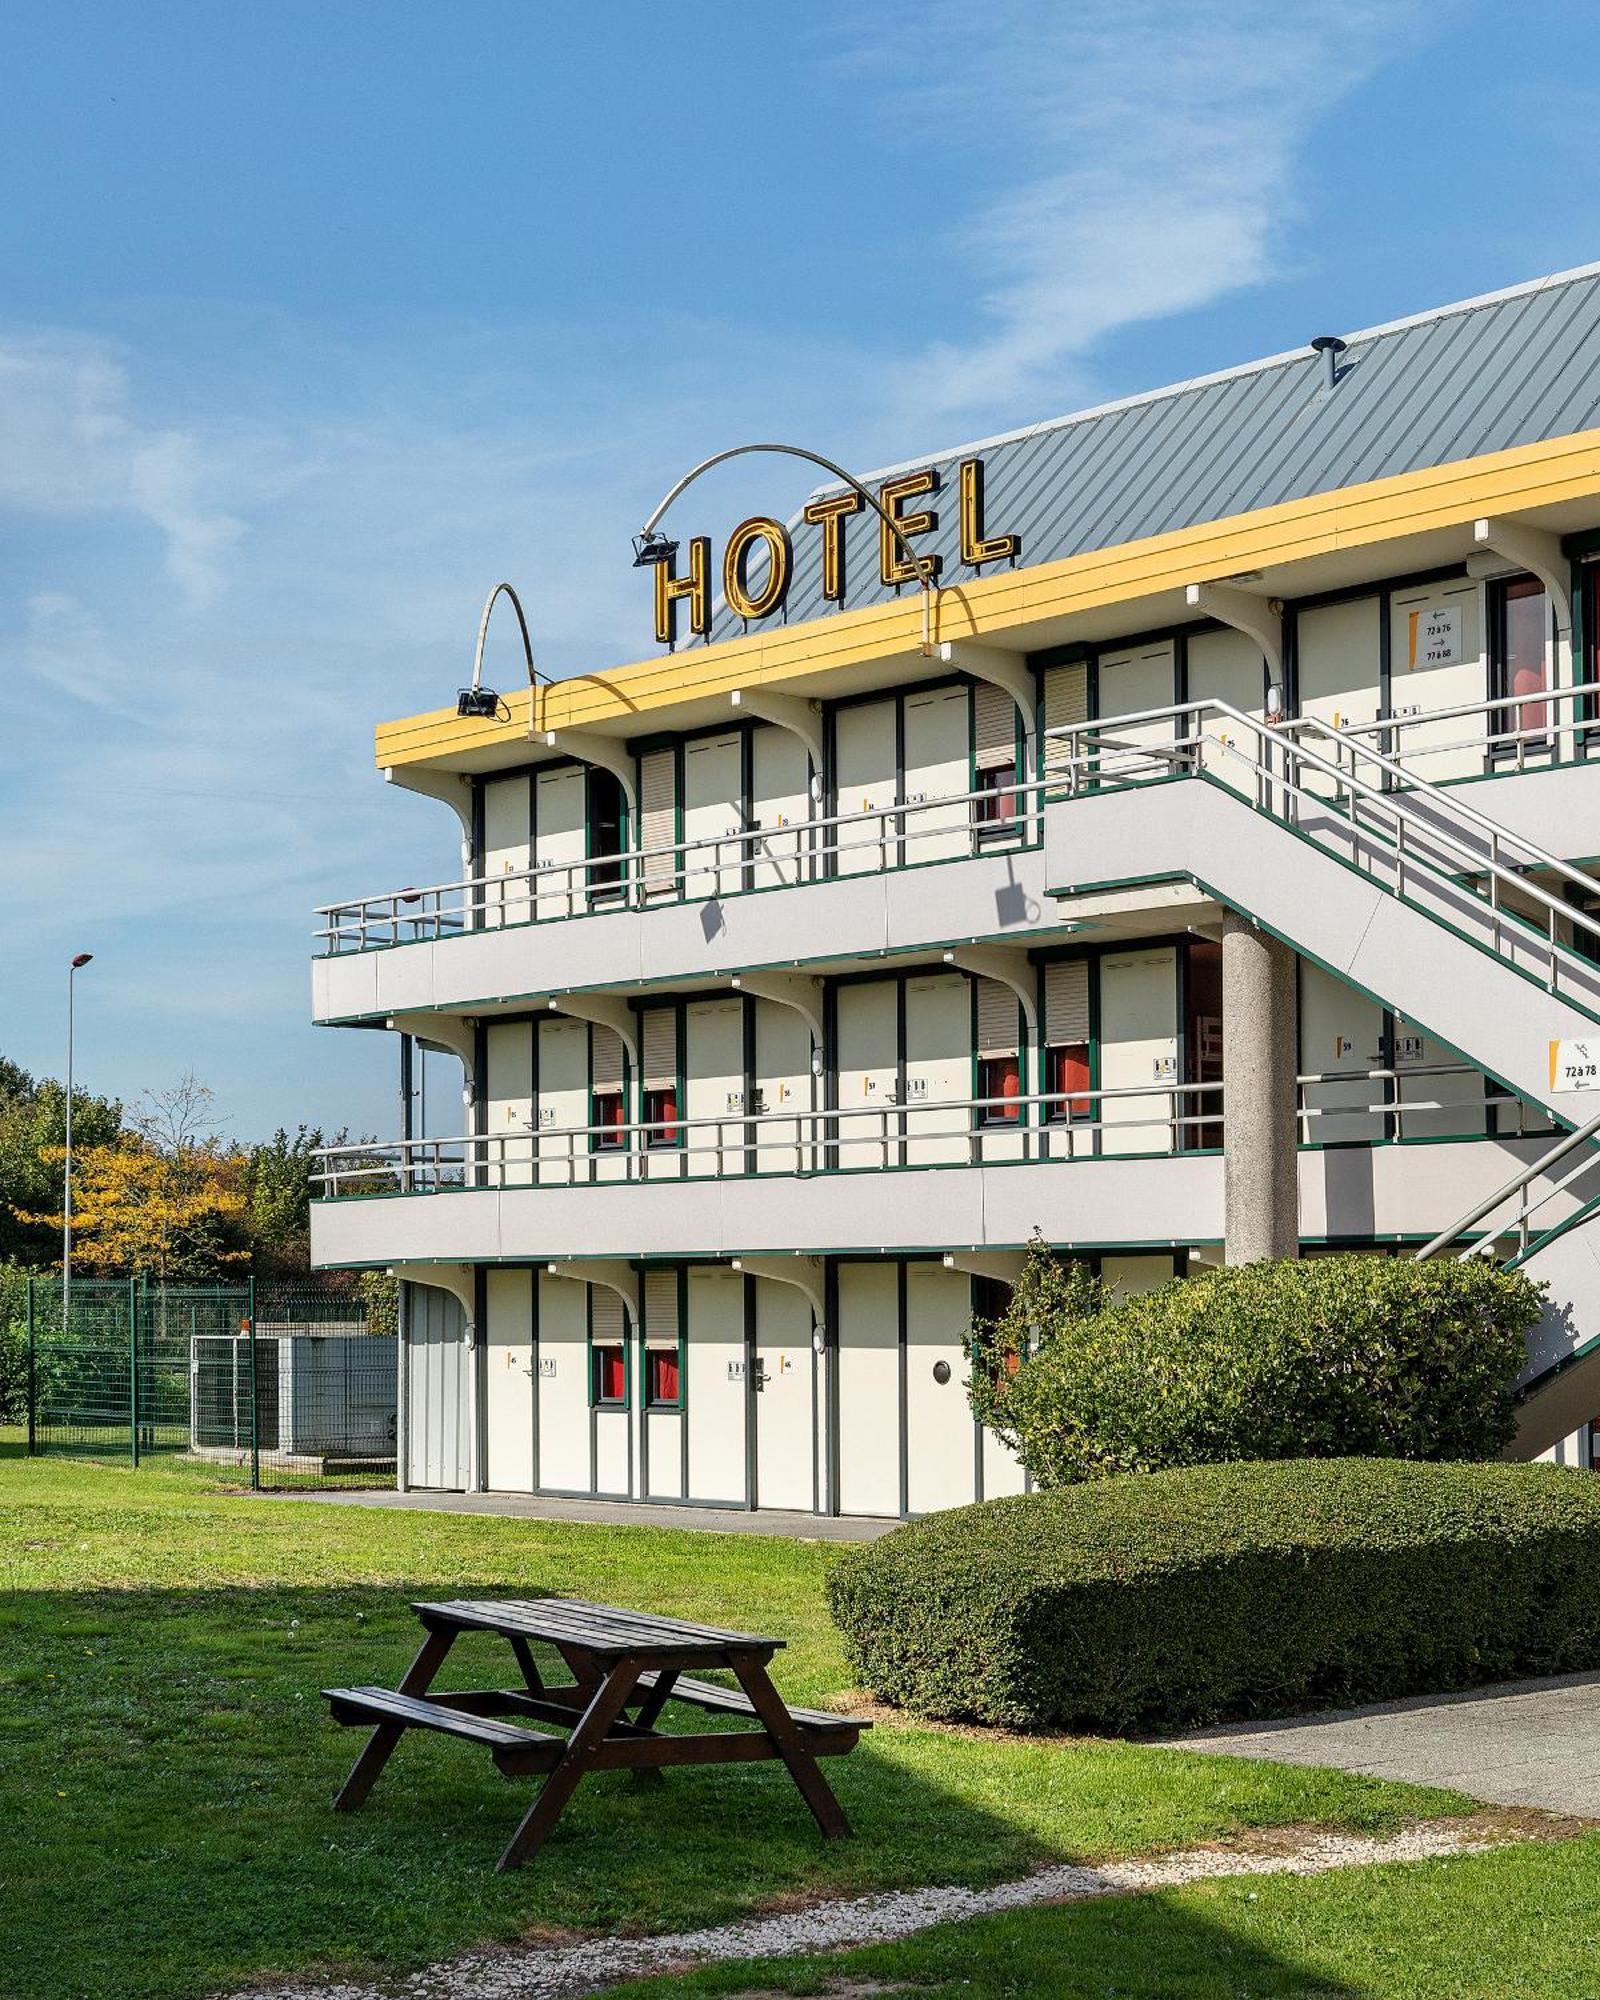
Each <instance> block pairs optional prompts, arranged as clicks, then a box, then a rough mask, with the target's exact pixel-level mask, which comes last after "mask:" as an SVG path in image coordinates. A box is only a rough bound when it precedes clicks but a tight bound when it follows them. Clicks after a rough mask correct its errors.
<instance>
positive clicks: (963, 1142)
mask: <svg viewBox="0 0 1600 2000" xmlns="http://www.w3.org/2000/svg"><path fill="white" fill-rule="evenodd" d="M971 1095H972V988H971V987H970V985H968V983H967V981H966V979H965V978H963V977H962V975H961V974H960V973H959V972H943V973H933V974H930V975H928V976H927V977H915V978H911V979H908V980H907V981H906V1120H905V1123H906V1135H907V1136H906V1163H907V1165H909V1166H913V1167H928V1166H935V1165H938V1164H940V1163H941V1162H946V1163H948V1162H960V1161H965V1160H969V1159H971V1157H972V1146H971V1142H970V1140H969V1139H968V1137H967V1133H966V1128H967V1124H968V1114H967V1112H966V1111H965V1110H962V1109H956V1108H955V1107H957V1106H962V1105H964V1104H965V1102H966V1100H967V1099H969V1098H970V1097H971ZM963 1283H965V1280H963Z"/></svg>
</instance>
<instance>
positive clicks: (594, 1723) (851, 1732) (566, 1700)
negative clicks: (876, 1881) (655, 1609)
mask: <svg viewBox="0 0 1600 2000" xmlns="http://www.w3.org/2000/svg"><path fill="white" fill-rule="evenodd" d="M411 1608H412V1609H413V1610H414V1611H415V1612H416V1614H417V1616H418V1617H419V1618H420V1619H421V1620H422V1624H423V1629H424V1632H425V1635H426V1636H425V1637H424V1639H423V1642H422V1646H421V1649H420V1651H419V1652H418V1654H417V1656H416V1658H415V1659H414V1660H413V1661H412V1662H411V1665H410V1666H409V1667H408V1668H407V1670H406V1672H405V1675H404V1676H403V1678H402V1679H401V1682H400V1685H399V1687H398V1688H382V1687H349V1688H324V1689H323V1693H324V1694H325V1695H326V1696H327V1699H328V1701H329V1703H330V1704H331V1707H332V1713H333V1720H334V1721H335V1722H338V1723H343V1724H345V1725H346V1726H349V1727H367V1726H371V1729H372V1734H371V1736H370V1737H369V1738H368V1740H367V1746H366V1748H365V1749H364V1750H363V1751H362V1753H361V1755H360V1756H359V1757H358V1758H357V1759H356V1761H355V1766H354V1768H353V1769H352V1770H351V1773H350V1775H349V1777H348V1778H346V1779H345V1781H344V1786H343V1788H342V1789H341V1791H340V1793H339V1796H338V1797H337V1798H336V1799H335V1800H334V1802H333V1807H334V1811H335V1812H354V1811H355V1810H356V1808H357V1807H358V1806H360V1805H361V1804H362V1803H363V1801H364V1800H365V1799H366V1797H367V1794H368V1793H369V1792H370V1791H371V1790H372V1787H373V1785H374V1784H375V1783H376V1781H377V1778H378V1774H379V1773H380V1772H381V1771H382V1769H383V1767H384V1765H385V1764H387V1763H388V1761H389V1759H390V1757H392V1756H393V1754H394V1751H395V1748H396V1746H397V1745H398V1743H399V1741H400V1738H401V1737H402V1736H403V1735H404V1734H405V1732H406V1731H407V1730H408V1729H434V1730H439V1731H442V1732H443V1733H444V1734H445V1735H447V1736H457V1737H460V1738H462V1739H463V1740H464V1741H466V1742H469V1743H477V1744H480V1745H482V1746H483V1747H484V1748H485V1749H487V1750H488V1752H489V1754H490V1756H491V1757H492V1758H493V1760H494V1762H495V1764H496V1766H497V1767H498V1769H499V1770H500V1771H502V1772H503V1773H504V1774H505V1775H506V1776H507V1777H521V1776H523V1775H524V1774H532V1773H537V1772H543V1773H544V1774H545V1779H544V1783H543V1784H542V1785H541V1786H540V1788H539V1792H538V1796H537V1797H536V1798H535V1800H534V1802H533V1805H532V1806H531V1807H530V1808H529V1810H528V1812H527V1813H526V1814H525V1815H524V1817H523V1820H522V1823H521V1825H520V1826H519V1827H518V1828H517V1830H516V1832H515V1833H514V1834H513V1835H512V1836H511V1842H510V1845H509V1846H508V1847H507V1848H506V1851H505V1853H504V1854H502V1855H501V1857H500V1863H499V1865H500V1867H501V1869H502V1870H503V1869H507V1868H519V1867H520V1866H521V1865H522V1863H523V1862H524V1861H526V1860H527V1858H528V1856H529V1855H530V1854H534V1853H536V1852H537V1851H538V1849H539V1848H540V1847H541V1846H542V1845H543V1844H544V1842H545V1840H546V1839H547V1838H548V1836H549V1834H550V1832H551V1829H552V1828H553V1827H554V1826H555V1823H556V1821H557V1820H558V1819H559V1818H560V1817H561V1814H562V1812H563V1810H564V1809H565V1807H566V1804H567V1801H568V1800H569V1799H570V1798H571V1797H572V1794H573V1793H574V1791H576V1789H577V1787H578V1782H579V1780H580V1779H582V1778H584V1777H585V1776H587V1775H588V1773H589V1772H591V1771H634V1772H639V1773H644V1772H655V1773H659V1772H660V1771H661V1770H662V1769H663V1768H664V1767H666V1766H668V1765H674V1764H746V1763H757V1762H761V1761H764V1760H767V1759H771V1758H781V1759H782V1761H783V1762H784V1764H786V1765H787V1766H788V1769H789V1774H790V1776H791V1777H792V1778H793V1779H794V1781H795V1783H796V1785H798V1786H799V1788H800V1793H801V1796H802V1797H803V1798H804V1800H805V1802H806V1804H807V1805H808V1806H809V1807H810V1808H811V1812H812V1816H813V1817H814V1818H815V1820H816V1822H817V1825H818V1826H819V1827H821V1829H822V1831H823V1833H824V1835H825V1836H827V1837H828V1838H829V1839H842V1838H844V1837H845V1836H847V1835H848V1834H849V1832H850V1822H849V1820H848V1819H846V1817H845V1815H844V1810H843V1808H842V1807H841V1806H840V1804H839V1801H838V1800H837V1799H836V1798H835V1797H834V1795H833V1793H832V1791H831V1790H830V1789H829V1786H828V1782H827V1780H826V1779H825V1778H824V1777H823V1775H822V1773H821V1771H819V1770H818V1768H817V1761H816V1760H817V1759H818V1758H819V1757H829V1756H841V1755H843V1754H844V1753H845V1752H847V1751H850V1750H853V1749H854V1748H855V1746H856V1743H857V1741H858V1739H859V1737H860V1734H861V1731H862V1730H863V1729H869V1728H870V1727H871V1726H872V1725H871V1724H870V1723H867V1722H860V1721H857V1720H856V1719H855V1718H854V1717H852V1716H846V1715H831V1714H828V1713H826V1712H824V1711H823V1710H820V1709H809V1708H793V1709H792V1708H788V1707H786V1706H785V1704H784V1702H783V1699H782V1697H781V1696H780V1695H779V1693H778V1691H777V1689H776V1688H775V1687H774V1686H773V1685H772V1682H771V1680H770V1679H769V1678H768V1676H767V1663H768V1662H769V1661H770V1660H771V1658H772V1656H773V1654H774V1653H776V1652H777V1651H778V1650H779V1649H780V1648H781V1647H782V1645H783V1643H784V1642H783V1640H781V1639H768V1638H763V1637H761V1636H760V1635H759V1634H757V1633H754V1632H726V1631H722V1630H720V1629H718V1628H717V1627H716V1626H712V1625H691V1624H688V1623H686V1622H685V1621H684V1620H683V1619H681V1618H660V1617H656V1616H655V1615H654V1614H652V1613H649V1612H643V1611H623V1610H619V1609H618V1608H617V1607H616V1606H614V1605H610V1604H589V1603H586V1602H584V1600H583V1599H581V1598H576V1597H540V1598H531V1599H526V1600H523V1599H508V1600H505V1601H503V1602H500V1601H491V1602H487V1603H483V1602H467V1601H456V1602H451V1603H445V1604H413V1606H412V1607H411ZM463 1632H493V1633H497V1634H499V1636H500V1637H502V1638H504V1639H505V1640H507V1641H508V1642H509V1644H510V1647H511V1651H512V1654H513V1656H514V1658H515V1660H516V1663H517V1667H518V1670H519V1672H520V1673H521V1676H522V1685H521V1687H518V1688H468V1689H464V1690H454V1689H452V1690H450V1691H449V1692H447V1693H442V1694H433V1693H430V1692H429V1690H430V1689H431V1687H432V1685H433V1681H434V1677H435V1676H436V1675H437V1673H438V1671H439V1669H440V1667H441V1666H442V1665H443V1664H444V1661H445V1657H446V1655H447V1654H448V1653H449V1651H450V1649H451V1647H452V1646H453V1645H454V1644H455V1642H456V1640H457V1639H458V1638H459V1637H460V1636H461V1634H462V1633H463ZM536 1640H541V1641H543V1642H544V1643H546V1644H547V1645H550V1646H553V1647H554V1648H555V1650H556V1652H557V1653H559V1654H560V1656H561V1658H562V1659H563V1660H564V1661H565V1663H566V1666H567V1670H568V1672H569V1673H570V1674H571V1675H572V1679H571V1680H570V1681H559V1682H551V1681H547V1680H546V1679H545V1677H544V1676H543V1675H542V1674H541V1673H540V1671H539V1666H538V1663H537V1661H536V1660H535V1659H534V1656H533V1650H532V1648H533V1643H534V1641H536ZM688 1667H721V1668H724V1669H726V1670H727V1671H728V1672H730V1673H731V1674H732V1675H733V1677H734V1679H735V1680H736V1681H737V1682H738V1688H737V1689H735V1688H730V1687H724V1686H719V1685H718V1684H717V1683H716V1682H713V1681H703V1680H695V1679H689V1678H686V1677H685V1673H684V1670H685V1668H688ZM669 1701H676V1702H682V1703H685V1704H687V1705H688V1706H689V1707H691V1708H697V1709H700V1710H702V1711H704V1712H706V1713H709V1714H713V1715H735V1716H742V1717H747V1718H749V1719H750V1720H751V1721H753V1722H754V1723H756V1724H757V1725H758V1727H756V1728H754V1729H744V1730H729V1729H723V1730H716V1731H707V1732H703V1733H701V1734H698V1735H694V1734H685V1735H673V1734H666V1733H663V1732H662V1731H660V1730H658V1729H657V1728H656V1726H655V1725H656V1723H657V1721H658V1719H659V1718H660V1715H661V1712H662V1710H663V1709H664V1708H665V1707H666V1705H667V1703H668V1702H669ZM505 1717H515V1718H517V1720H515V1721H508V1720H502V1718H505ZM530 1722H549V1723H556V1724H557V1725H559V1726H560V1727H561V1728H563V1729H565V1730H567V1731H568V1732H569V1734H568V1735H567V1736H566V1737H565V1738H563V1737H561V1736H557V1735H552V1734H551V1733H550V1731H548V1730H545V1729H535V1728H529V1727H527V1726H526V1724H527V1723H530Z"/></svg>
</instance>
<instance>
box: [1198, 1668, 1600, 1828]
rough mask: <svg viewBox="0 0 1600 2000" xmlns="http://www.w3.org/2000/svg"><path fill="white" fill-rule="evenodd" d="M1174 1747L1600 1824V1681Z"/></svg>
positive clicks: (1338, 1717) (1570, 1678) (1586, 1679)
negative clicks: (1313, 1768) (1404, 1783)
mask: <svg viewBox="0 0 1600 2000" xmlns="http://www.w3.org/2000/svg"><path fill="white" fill-rule="evenodd" d="M1168 1743H1169V1746H1170V1747H1173V1748H1176V1749H1179V1750H1217V1751H1224V1752H1226V1753H1227V1754H1228V1755H1229V1756H1231V1757H1265V1758H1270V1759H1272V1760H1273V1761H1274V1762H1275V1763H1279V1764H1321V1765H1326V1766H1329V1767H1331V1768H1334V1769H1337V1770H1341V1771H1361V1772H1366V1773H1368V1774H1370V1775H1371V1776H1372V1777H1375V1778H1404V1779H1409V1780H1411V1781H1412V1782H1413V1783H1415V1784H1420V1785H1441V1786H1444V1787H1445V1788H1446V1789H1448V1790H1450V1791H1455V1792H1465V1793H1466V1794H1467V1795H1468V1797H1469V1798H1474V1799H1483V1800H1485V1801H1486V1802H1487V1803H1489V1804H1491V1805H1508V1806H1542V1807H1543V1808H1545V1809H1546V1810H1547V1811H1549V1812H1559V1813H1572V1814H1574V1815H1576V1816H1578V1817H1581V1818H1585V1819H1600V1674H1592V1673H1591V1674H1566V1675H1563V1676H1561V1677H1560V1678H1558V1679H1551V1680H1536V1681H1506V1682H1502V1683H1501V1684H1500V1685H1499V1686H1497V1687H1489V1688H1479V1689H1476V1690H1474V1691H1472V1692H1470V1693H1467V1694H1458V1695H1446V1696H1443V1697H1439V1696H1431V1695H1430V1696H1422V1697H1419V1698H1416V1699H1413V1700H1410V1701H1396V1702H1388V1703H1385V1704H1384V1705H1383V1706H1381V1707H1377V1708H1357V1709H1331V1710H1327V1711H1325V1712H1324V1713H1323V1714H1321V1715H1303V1716H1295V1717H1292V1718H1291V1719H1290V1720H1288V1721H1285V1722H1270V1723H1259V1722H1239V1723H1233V1724H1230V1725H1229V1726H1228V1727H1226V1728H1222V1729H1207V1730H1202V1731H1200V1732H1198V1733H1197V1734H1195V1735H1192V1736H1185V1737H1181V1738H1179V1739H1178V1741H1177V1742H1176V1743H1175V1744H1173V1743H1172V1741H1171V1739H1170V1738H1169V1739H1168Z"/></svg>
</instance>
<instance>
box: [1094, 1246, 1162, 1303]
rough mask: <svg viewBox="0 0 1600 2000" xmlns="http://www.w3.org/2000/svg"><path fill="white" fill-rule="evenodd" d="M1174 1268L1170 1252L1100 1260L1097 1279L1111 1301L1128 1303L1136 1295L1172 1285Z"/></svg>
mask: <svg viewBox="0 0 1600 2000" xmlns="http://www.w3.org/2000/svg"><path fill="white" fill-rule="evenodd" d="M1175 1268H1176V1267H1175V1261H1174V1259H1173V1255H1172V1252H1171V1251H1170V1250H1158V1251H1153V1252H1151V1253H1150V1254H1148V1255H1146V1254H1144V1253H1140V1254H1138V1255H1136V1256H1128V1257H1102V1258H1101V1259H1100V1275H1101V1277H1102V1278H1103V1279H1104V1280H1105V1282H1106V1285H1107V1288H1108V1289H1109V1291H1110V1293H1111V1296H1112V1298H1114V1299H1131V1298H1134V1297H1135V1296H1137V1294H1138V1293H1140V1292H1157V1291H1159V1290H1160V1289H1161V1287H1162V1286H1163V1285H1170V1284H1171V1283H1172V1278H1173V1272H1174V1269H1175Z"/></svg>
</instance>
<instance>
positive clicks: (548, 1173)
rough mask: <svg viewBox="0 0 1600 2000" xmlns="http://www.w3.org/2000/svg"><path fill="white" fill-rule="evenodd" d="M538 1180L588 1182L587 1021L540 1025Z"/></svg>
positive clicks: (550, 1183)
mask: <svg viewBox="0 0 1600 2000" xmlns="http://www.w3.org/2000/svg"><path fill="white" fill-rule="evenodd" d="M538 1033H539V1103H538V1117H537V1125H538V1153H539V1181H540V1184H541V1186H545V1187H570V1186H572V1185H573V1184H575V1183H577V1182H581V1181H585V1180H587V1179H588V1177H589V1141H588V1138H587V1136H586V1135H585V1133H584V1131H583V1129H582V1128H583V1127H584V1126H586V1125H587V1124H588V1123H589V1027H588V1023H587V1022H585V1021H565V1020H550V1021H541V1022H539V1024H538Z"/></svg>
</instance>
